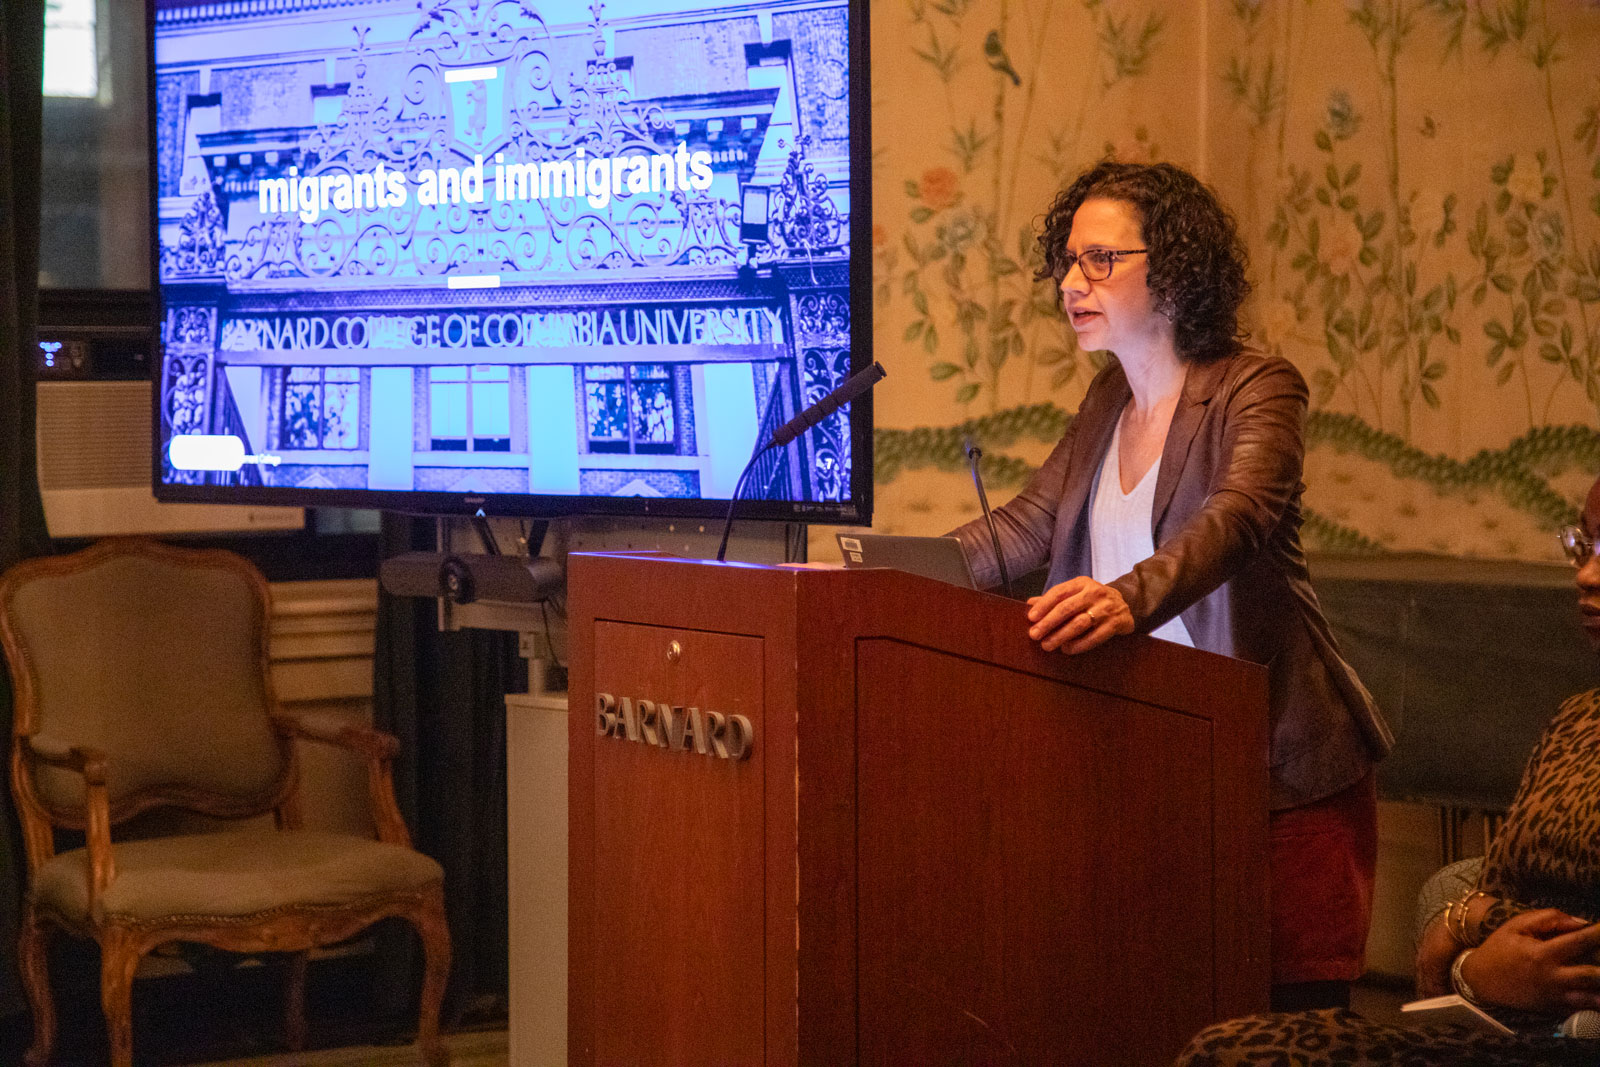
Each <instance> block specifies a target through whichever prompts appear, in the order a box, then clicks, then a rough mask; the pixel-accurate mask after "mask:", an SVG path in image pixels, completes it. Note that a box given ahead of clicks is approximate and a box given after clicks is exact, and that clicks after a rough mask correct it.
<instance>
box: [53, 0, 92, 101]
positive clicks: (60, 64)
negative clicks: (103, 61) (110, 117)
mask: <svg viewBox="0 0 1600 1067" xmlns="http://www.w3.org/2000/svg"><path fill="white" fill-rule="evenodd" d="M94 3H95V0H49V3H47V4H46V5H45V9H44V95H46V96H68V97H83V98H86V99H90V100H92V99H94V97H95V96H97V95H99V92H100V53H99V52H98V51H97V50H96V49H95V44H94Z"/></svg>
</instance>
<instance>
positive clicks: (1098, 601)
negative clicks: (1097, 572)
mask: <svg viewBox="0 0 1600 1067" xmlns="http://www.w3.org/2000/svg"><path fill="white" fill-rule="evenodd" d="M1028 622H1029V623H1030V624H1031V625H1030V626H1029V629H1028V636H1029V637H1031V638H1033V640H1035V641H1037V642H1039V646H1040V647H1041V648H1043V649H1044V650H1045V651H1046V652H1054V651H1055V650H1056V649H1060V650H1061V651H1062V652H1065V653H1066V654H1067V655H1069V656H1076V655H1078V654H1079V653H1080V652H1087V651H1089V650H1090V649H1092V648H1098V647H1100V646H1101V645H1103V644H1105V643H1106V642H1107V641H1109V640H1111V638H1113V637H1116V636H1117V635H1118V634H1131V633H1133V612H1132V611H1130V610H1128V604H1127V601H1125V600H1123V599H1122V594H1121V593H1119V592H1117V591H1116V590H1115V589H1113V588H1112V587H1111V586H1109V585H1102V584H1101V583H1100V582H1097V581H1095V580H1094V579H1093V578H1089V577H1086V576H1083V575H1080V576H1078V577H1077V578H1069V579H1068V580H1066V581H1064V582H1062V583H1060V584H1059V585H1053V586H1051V587H1050V588H1049V589H1046V590H1045V591H1044V592H1043V593H1041V594H1039V595H1038V596H1036V597H1033V598H1031V599H1030V600H1029V601H1028Z"/></svg>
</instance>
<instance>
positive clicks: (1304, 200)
mask: <svg viewBox="0 0 1600 1067" xmlns="http://www.w3.org/2000/svg"><path fill="white" fill-rule="evenodd" d="M1347 7H1348V8H1349V13H1348V17H1349V20H1350V23H1351V25H1352V26H1354V27H1355V28H1356V29H1357V30H1358V31H1359V32H1360V34H1361V36H1362V39H1363V40H1364V41H1365V42H1366V45H1367V52H1368V54H1369V56H1370V58H1371V60H1372V62H1373V65H1374V72H1375V74H1376V80H1377V84H1378V85H1379V87H1380V88H1379V92H1378V98H1377V100H1376V101H1374V102H1373V105H1372V111H1373V112H1374V114H1375V115H1376V118H1375V119H1374V120H1373V121H1371V122H1369V121H1367V117H1366V115H1365V114H1364V112H1363V109H1362V107H1361V106H1360V105H1358V104H1357V102H1356V100H1355V99H1354V97H1353V95H1352V92H1351V91H1350V90H1348V89H1346V88H1342V87H1341V88H1334V89H1332V90H1331V91H1330V92H1329V93H1328V96H1327V104H1326V107H1325V109H1324V119H1323V121H1322V123H1321V124H1320V126H1319V127H1318V128H1317V129H1316V130H1314V131H1313V132H1312V133H1311V135H1310V139H1311V142H1312V145H1313V146H1314V148H1315V150H1316V155H1315V156H1314V157H1311V159H1312V161H1310V162H1296V160H1300V159H1304V158H1306V157H1305V156H1304V154H1303V153H1302V152H1301V151H1298V150H1296V148H1295V146H1294V143H1293V140H1292V139H1289V140H1288V143H1287V145H1286V147H1284V148H1283V149H1282V150H1281V151H1280V156H1279V158H1280V162H1282V164H1283V168H1284V173H1285V175H1286V177H1285V181H1284V187H1283V189H1282V191H1281V195H1280V199H1279V202H1278V204H1277V206H1276V209H1275V211H1274V213H1273V217H1272V219H1271V221H1270V223H1268V225H1267V226H1266V227H1265V231H1264V233H1263V234H1262V238H1263V240H1264V243H1265V244H1266V245H1267V247H1268V248H1269V249H1270V250H1271V256H1270V261H1269V265H1268V268H1267V273H1268V280H1267V289H1268V290H1269V293H1271V294H1273V295H1275V296H1276V297H1277V298H1278V300H1279V301H1280V303H1279V304H1278V305H1277V307H1275V308H1271V307H1269V309H1268V310H1267V312H1266V314H1265V315H1264V316H1263V319H1264V325H1265V326H1266V327H1267V334H1268V337H1269V338H1271V339H1272V340H1274V341H1276V342H1277V343H1278V347H1280V349H1289V351H1288V352H1286V354H1290V355H1294V356H1297V357H1301V358H1304V357H1308V356H1309V359H1306V360H1305V362H1306V365H1308V366H1311V367H1314V369H1313V370H1312V373H1311V380H1312V384H1313V386H1314V389H1315V398H1316V402H1317V403H1318V404H1319V405H1320V406H1339V407H1343V408H1346V409H1347V410H1349V411H1351V412H1352V413H1354V414H1356V415H1358V416H1360V417H1361V418H1363V419H1365V420H1366V421H1367V422H1369V423H1370V424H1372V425H1373V426H1375V427H1377V428H1379V429H1388V430H1392V431H1393V432H1397V433H1398V434H1399V435H1400V436H1401V437H1403V438H1406V439H1410V438H1411V437H1412V435H1413V433H1414V430H1415V428H1416V420H1417V418H1418V410H1417V404H1418V402H1419V401H1420V402H1421V404H1423V405H1425V406H1426V407H1427V408H1429V409H1438V408H1440V406H1441V393H1440V389H1441V386H1442V381H1443V379H1445V378H1446V376H1447V375H1450V374H1452V373H1464V372H1466V371H1467V369H1468V368H1467V367H1466V366H1464V364H1465V363H1468V362H1470V361H1471V359H1472V353H1474V352H1482V360H1483V362H1484V363H1486V364H1487V366H1488V367H1489V368H1490V369H1492V370H1493V371H1494V374H1493V381H1494V385H1495V386H1496V387H1511V388H1514V389H1516V390H1517V391H1518V393H1519V394H1520V395H1519V396H1518V397H1517V404H1518V407H1519V408H1520V409H1521V410H1522V411H1523V413H1524V416H1525V420H1526V425H1527V426H1529V427H1533V426H1537V425H1540V424H1541V423H1543V422H1545V421H1547V420H1548V419H1549V418H1550V416H1551V412H1552V409H1553V407H1554V405H1555V403H1556V401H1557V399H1558V398H1559V397H1560V396H1561V394H1562V393H1563V392H1564V391H1565V390H1568V389H1572V388H1577V389H1579V390H1581V391H1582V394H1583V396H1584V397H1585V398H1586V401H1587V405H1588V407H1589V409H1590V410H1592V411H1594V412H1596V413H1597V414H1600V334H1597V333H1596V331H1595V328H1594V326H1593V324H1592V322H1591V318H1592V310H1591V309H1592V306H1593V305H1595V304H1596V303H1600V241H1590V242H1589V244H1588V246H1587V247H1583V245H1582V243H1581V235H1582V233H1583V230H1582V229H1581V226H1582V225H1583V222H1584V220H1583V219H1582V218H1581V217H1580V216H1581V214H1582V210H1581V209H1580V206H1579V201H1578V200H1577V199H1576V198H1575V195H1574V187H1575V184H1576V182H1575V180H1574V177H1573V174H1574V172H1575V166H1574V164H1573V162H1571V161H1569V159H1568V150H1569V147H1570V149H1571V150H1572V155H1573V157H1574V158H1576V157H1578V156H1580V155H1581V156H1586V157H1589V161H1590V162H1589V165H1588V167H1587V174H1586V175H1584V178H1593V179H1595V180H1600V155H1596V134H1597V130H1600V115H1597V108H1596V106H1595V105H1589V106H1588V107H1586V108H1585V109H1583V113H1582V116H1581V118H1580V120H1579V121H1578V122H1577V123H1576V124H1575V125H1573V126H1572V127H1571V128H1569V129H1564V128H1563V124H1562V120H1561V117H1560V114H1559V113H1558V110H1557V107H1556V103H1555V98H1554V95H1553V89H1552V69H1553V68H1554V67H1555V66H1557V65H1558V64H1560V63H1562V62H1564V61H1566V60H1567V59H1568V58H1569V56H1568V54H1567V50H1566V49H1565V47H1564V45H1563V42H1562V37H1561V34H1560V33H1558V32H1556V31H1555V30H1554V29H1552V28H1551V26H1550V23H1549V17H1548V5H1546V4H1539V5H1537V10H1535V5H1534V4H1533V3H1532V2H1531V0H1512V2H1510V3H1505V2H1501V3H1483V4H1468V3H1467V0H1361V2H1359V3H1355V2H1352V3H1350V4H1348V5H1347ZM1232 12H1233V15H1234V17H1235V18H1236V19H1237V20H1238V21H1239V22H1240V23H1241V25H1242V27H1243V29H1244V37H1245V40H1246V42H1247V44H1246V52H1245V54H1239V55H1234V56H1232V57H1231V58H1230V59H1229V61H1228V66H1227V69H1226V71H1225V72H1224V75H1223V81H1224V84H1225V85H1226V87H1227V88H1228V90H1229V93H1230V95H1231V96H1232V98H1233V100H1234V102H1235V105H1236V106H1237V107H1239V108H1240V109H1242V110H1243V111H1244V112H1245V114H1246V115H1247V116H1248V117H1249V119H1250V120H1251V124H1252V134H1253V137H1255V136H1259V135H1261V134H1262V133H1263V132H1270V131H1271V127H1272V125H1273V123H1274V122H1275V121H1276V122H1277V124H1278V126H1277V132H1278V134H1279V136H1280V143H1283V140H1284V139H1283V134H1284V133H1285V132H1286V129H1285V127H1284V125H1283V123H1284V121H1285V115H1286V95H1287V92H1286V89H1285V88H1284V81H1283V74H1282V72H1281V71H1280V69H1279V68H1278V67H1277V65H1276V64H1275V55H1276V51H1275V49H1276V48H1277V43H1278V39H1277V38H1273V39H1270V40H1267V41H1266V42H1265V43H1264V44H1262V43H1258V42H1261V41H1262V40H1263V38H1262V35H1261V34H1260V32H1259V29H1260V24H1261V20H1262V19H1263V17H1264V16H1263V5H1261V4H1260V3H1255V2H1251V0H1234V2H1233V4H1232ZM1429 19H1431V20H1433V21H1436V22H1438V23H1439V24H1441V26H1442V28H1443V31H1444V32H1443V37H1442V40H1443V53H1444V54H1443V56H1442V57H1441V59H1442V61H1454V62H1455V63H1457V64H1458V65H1459V64H1462V63H1465V62H1466V61H1467V57H1466V56H1465V52H1466V48H1465V45H1464V39H1465V38H1467V37H1468V36H1469V28H1470V31H1471V33H1473V34H1475V35H1476V36H1477V38H1478V43H1479V52H1478V56H1477V59H1478V60H1480V61H1482V62H1483V63H1485V64H1486V65H1489V66H1490V67H1491V68H1493V67H1494V64H1495V63H1496V60H1498V59H1499V58H1500V56H1501V54H1502V53H1503V52H1515V55H1516V57H1517V59H1518V60H1519V61H1520V62H1521V63H1523V64H1525V74H1531V75H1532V78H1531V79H1529V78H1527V77H1526V76H1523V75H1517V74H1515V73H1514V72H1509V71H1501V70H1495V71H1494V73H1495V75H1496V76H1497V77H1498V78H1501V79H1504V80H1506V81H1508V82H1512V83H1514V84H1516V85H1517V86H1518V87H1519V88H1524V89H1525V90H1526V91H1527V92H1528V94H1529V99H1530V100H1533V101H1536V102H1537V104H1538V105H1539V106H1540V110H1542V112H1543V115H1542V118H1543V119H1544V120H1545V121H1546V122H1547V123H1548V125H1549V138H1550V140H1549V144H1548V146H1547V147H1543V148H1539V149H1536V150H1534V151H1532V152H1527V153H1523V154H1520V155H1516V154H1513V155H1511V156H1508V157H1506V158H1504V159H1503V160H1502V161H1500V162H1497V163H1495V164H1494V165H1493V166H1492V167H1490V168H1489V170H1488V173H1487V174H1486V175H1483V177H1485V178H1487V179H1488V180H1487V182H1486V183H1485V187H1484V191H1483V193H1482V194H1481V195H1482V199H1481V201H1480V202H1479V203H1478V204H1477V205H1476V207H1475V208H1473V209H1471V210H1470V211H1469V212H1463V211H1462V208H1461V204H1462V200H1463V195H1462V194H1461V193H1460V192H1457V191H1449V192H1444V193H1442V194H1441V193H1439V192H1438V191H1436V190H1428V191H1423V190H1420V189H1418V188H1415V187H1413V188H1410V189H1406V188H1404V187H1403V179H1404V176H1403V174H1402V171H1401V165H1400V152H1401V144H1402V136H1404V138H1405V139H1406V140H1407V142H1408V143H1412V142H1414V141H1421V142H1423V143H1426V142H1427V141H1429V140H1432V139H1433V138H1435V137H1437V136H1438V133H1439V130H1438V124H1437V123H1436V121H1435V120H1434V118H1433V117H1432V116H1425V117H1424V118H1423V120H1422V121H1421V122H1420V123H1419V124H1418V126H1417V128H1416V129H1415V131H1412V130H1409V129H1407V130H1405V132H1404V134H1403V135H1402V125H1401V118H1400V113H1401V105H1400V100H1401V97H1402V95H1403V89H1402V86H1401V84H1400V76H1399V73H1398V71H1399V59H1400V56H1401V53H1402V51H1403V50H1404V48H1405V46H1406V44H1407V41H1408V39H1410V38H1412V37H1413V35H1415V34H1416V33H1418V31H1419V28H1420V26H1421V24H1422V22H1423V21H1424V20H1429ZM1263 49H1265V54H1264V55H1263V54H1260V53H1261V52H1262V51H1263ZM1461 73H1462V72H1461V71H1459V70H1453V71H1452V74H1453V75H1454V76H1460V75H1461ZM1364 135H1365V136H1364ZM1372 141H1376V142H1377V148H1378V152H1377V153H1373V152H1372V147H1373V146H1372V143H1371V142H1372ZM1374 154H1376V155H1378V156H1380V157H1381V160H1382V164H1383V172H1382V173H1381V174H1379V175H1372V174H1370V173H1364V168H1363V165H1362V161H1361V160H1362V158H1368V159H1370V158H1372V156H1373V155H1374ZM1469 177H1470V176H1469ZM1580 180H1581V179H1580ZM1582 208H1584V209H1587V212H1588V214H1591V215H1600V192H1597V193H1595V194H1594V195H1593V196H1592V197H1590V199H1589V202H1588V203H1587V204H1583V205H1582ZM1464 215H1465V216H1467V217H1470V219H1471V222H1470V224H1464V223H1463V216H1464ZM1588 228H1589V230H1590V232H1593V230H1594V227H1593V224H1592V221H1590V223H1589V226H1588ZM1463 243H1464V246H1465V252H1466V256H1463V255H1462V254H1461V252H1462V247H1461V246H1462V244H1463ZM1285 261H1286V262H1287V271H1284V270H1283V267H1284V264H1285ZM1469 264H1470V266H1471V270H1470V273H1468V272H1467V268H1468V265H1469ZM1464 294H1465V295H1466V297H1467V300H1466V302H1465V306H1464V305H1463V302H1462V297H1463V295H1464ZM1270 299H1271V297H1270V296H1269V300H1270ZM1466 307H1470V308H1471V309H1473V311H1472V313H1471V314H1470V315H1469V314H1468V313H1467V312H1466ZM1472 320H1475V321H1472ZM1472 327H1476V329H1474V328H1472ZM1285 342H1289V343H1285ZM1308 342H1309V343H1308ZM1318 363H1324V364H1331V365H1323V366H1316V364H1318ZM1541 368H1542V369H1541Z"/></svg>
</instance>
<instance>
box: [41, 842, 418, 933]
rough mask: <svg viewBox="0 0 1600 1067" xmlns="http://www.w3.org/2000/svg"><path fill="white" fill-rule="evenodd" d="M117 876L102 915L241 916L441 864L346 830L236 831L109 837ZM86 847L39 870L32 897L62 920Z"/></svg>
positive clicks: (411, 877) (340, 897)
mask: <svg viewBox="0 0 1600 1067" xmlns="http://www.w3.org/2000/svg"><path fill="white" fill-rule="evenodd" d="M111 850H112V853H113V854H114V855H115V859H116V877H115V878H113V879H112V881H111V885H110V886H109V887H108V888H107V890H106V892H105V893H104V894H103V895H102V896H101V904H102V907H103V909H104V912H105V914H106V915H115V916H119V917H122V918H126V919H132V920H136V921H138V920H152V919H163V918H171V917H173V916H185V915H192V916H196V917H200V918H247V917H250V916H255V915H259V914H260V913H262V912H268V911H273V910H275V909H279V908H290V907H297V906H306V905H334V906H339V905H345V904H350V903H352V902H354V901H357V900H361V899H363V898H365V897H371V896H374V895H377V894H381V893H393V892H402V891H406V890H415V889H421V888H423V887H425V886H427V885H429V884H431V883H434V882H439V881H442V880H443V878H444V871H443V869H442V868H440V866H439V865H438V864H437V863H435V862H434V861H433V860H432V859H430V858H429V857H427V856H424V855H423V854H422V853H420V852H417V851H415V850H413V849H409V848H403V847H401V846H399V845H388V844H384V843H382V842H379V841H372V840H368V839H366V838H362V837H355V836H352V835H350V834H330V833H321V832H316V831H309V830H283V831H280V830H242V831H230V832H224V833H213V834H180V835H176V836H173V837H159V838H150V839H148V840H143V841H125V842H122V843H120V844H113V845H112V846H111ZM88 867H89V855H88V851H87V850H86V849H81V848H78V849H73V850H72V851H70V852H63V853H61V854H60V855H58V856H55V857H53V858H52V859H51V860H50V861H49V862H47V863H46V864H44V866H43V867H41V868H40V869H39V872H38V876H37V877H36V878H35V879H34V882H33V898H34V900H35V902H36V903H37V904H39V905H41V906H44V907H47V908H50V909H52V910H54V911H56V912H58V913H60V914H62V915H63V916H64V917H66V918H68V919H71V920H83V919H86V918H87V917H88V913H89V888H88Z"/></svg>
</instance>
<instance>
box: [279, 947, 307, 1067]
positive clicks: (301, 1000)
mask: <svg viewBox="0 0 1600 1067" xmlns="http://www.w3.org/2000/svg"><path fill="white" fill-rule="evenodd" d="M283 1028H284V1030H285V1031H287V1033H288V1038H289V1051H290V1052H303V1051H305V1047H306V953H304V952H295V953H291V954H290V956H289V982H288V987H287V988H286V989H285V991H284V1001H283Z"/></svg>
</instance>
